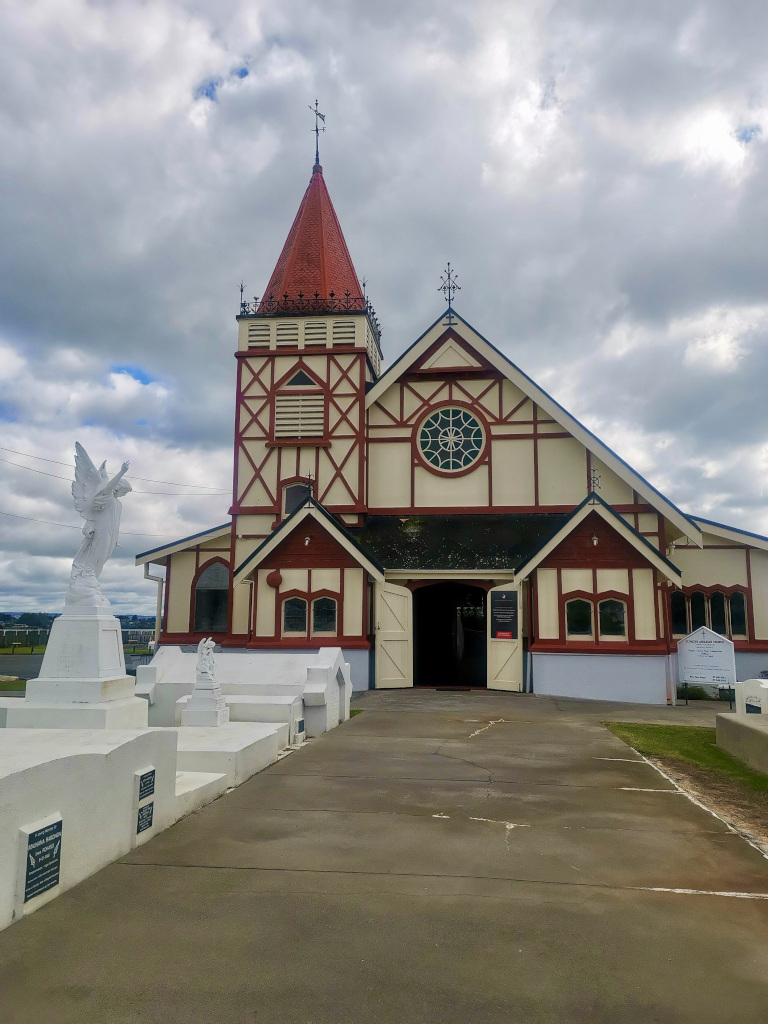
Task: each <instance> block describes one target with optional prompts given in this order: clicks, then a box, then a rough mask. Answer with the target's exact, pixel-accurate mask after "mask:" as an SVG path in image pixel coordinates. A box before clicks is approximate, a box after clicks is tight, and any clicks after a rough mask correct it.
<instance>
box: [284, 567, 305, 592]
mask: <svg viewBox="0 0 768 1024" xmlns="http://www.w3.org/2000/svg"><path fill="white" fill-rule="evenodd" d="M280 575H281V576H282V577H283V582H282V583H281V584H280V593H281V594H284V593H285V591H286V590H307V589H308V588H309V573H308V572H307V570H306V569H281V570H280Z"/></svg>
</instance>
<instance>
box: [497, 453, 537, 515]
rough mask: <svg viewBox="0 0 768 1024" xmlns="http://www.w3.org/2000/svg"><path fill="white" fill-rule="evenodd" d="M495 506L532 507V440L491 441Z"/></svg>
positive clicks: (533, 494) (533, 493)
mask: <svg viewBox="0 0 768 1024" xmlns="http://www.w3.org/2000/svg"><path fill="white" fill-rule="evenodd" d="M491 459H492V463H493V503H494V505H533V504H534V503H535V499H536V493H535V489H534V481H533V441H492V442H491Z"/></svg>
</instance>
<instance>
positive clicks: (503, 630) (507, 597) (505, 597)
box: [491, 590, 517, 640]
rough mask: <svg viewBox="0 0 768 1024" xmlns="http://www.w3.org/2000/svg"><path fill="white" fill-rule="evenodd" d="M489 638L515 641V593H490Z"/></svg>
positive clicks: (499, 591)
mask: <svg viewBox="0 0 768 1024" xmlns="http://www.w3.org/2000/svg"><path fill="white" fill-rule="evenodd" d="M491 637H492V638H493V639H494V640H517V591H516V590H496V591H494V590H492V591H491Z"/></svg>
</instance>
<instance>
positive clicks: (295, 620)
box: [283, 597, 307, 635]
mask: <svg viewBox="0 0 768 1024" xmlns="http://www.w3.org/2000/svg"><path fill="white" fill-rule="evenodd" d="M283 632H284V633H304V634H305V635H306V632H307V602H306V601H305V600H304V598H303V597H289V598H288V599H287V601H284V602H283Z"/></svg>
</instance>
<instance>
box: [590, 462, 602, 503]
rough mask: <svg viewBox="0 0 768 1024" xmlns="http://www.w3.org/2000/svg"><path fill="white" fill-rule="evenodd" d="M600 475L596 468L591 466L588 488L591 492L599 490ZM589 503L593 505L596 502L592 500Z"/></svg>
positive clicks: (594, 492) (595, 492)
mask: <svg viewBox="0 0 768 1024" xmlns="http://www.w3.org/2000/svg"><path fill="white" fill-rule="evenodd" d="M600 480H601V476H600V473H599V472H598V470H597V469H595V467H594V466H593V467H592V468H591V469H590V471H589V489H590V491H591V492H592V493H593V494H597V492H598V491H599V490H600ZM591 504H593V505H595V504H597V502H595V501H594V499H593V500H592V502H591Z"/></svg>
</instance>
